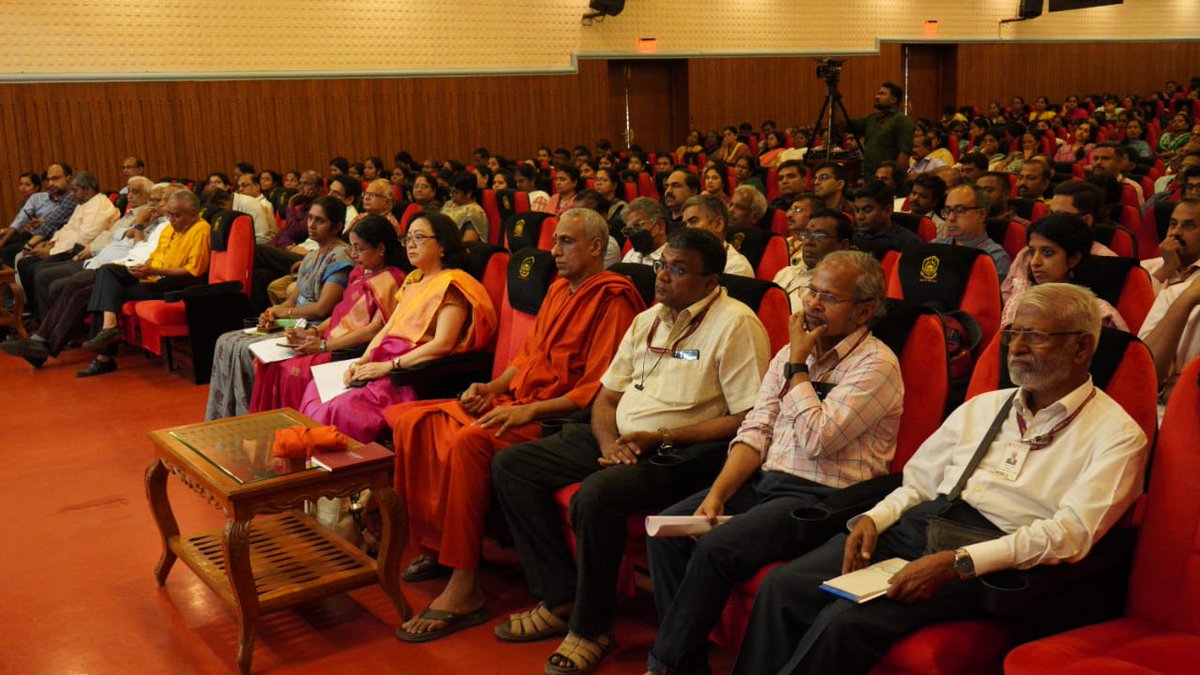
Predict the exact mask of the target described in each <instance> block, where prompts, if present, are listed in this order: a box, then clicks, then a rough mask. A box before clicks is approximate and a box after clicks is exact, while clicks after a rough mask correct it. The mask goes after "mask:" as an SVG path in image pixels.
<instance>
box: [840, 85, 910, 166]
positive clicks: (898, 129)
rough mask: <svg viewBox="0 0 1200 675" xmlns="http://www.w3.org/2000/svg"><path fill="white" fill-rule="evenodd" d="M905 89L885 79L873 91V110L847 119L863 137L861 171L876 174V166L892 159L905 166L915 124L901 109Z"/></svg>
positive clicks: (853, 128) (855, 131)
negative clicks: (877, 89)
mask: <svg viewBox="0 0 1200 675" xmlns="http://www.w3.org/2000/svg"><path fill="white" fill-rule="evenodd" d="M903 96H904V90H903V89H901V88H900V85H898V84H895V83H892V82H884V83H883V84H881V85H879V91H878V92H876V93H875V110H876V111H877V112H874V113H872V114H870V115H867V116H866V117H860V118H858V119H853V120H850V130H851V131H853V132H854V133H855V134H857V135H858V136H862V137H865V139H866V141H865V143H864V145H863V167H862V169H863V175H864V176H873V175H875V167H877V166H879V165H880V164H881V163H883V162H888V161H895V162H896V163H898V164H899V165H900V166H902V167H905V168H907V167H908V160H909V156H910V155H911V154H912V146H913V131H914V130H915V128H916V127H915V125H914V124H913V121H912V120H911V119H909V117H908V116H907V115H905V114H904V113H902V112H900V99H901V98H902V97H903Z"/></svg>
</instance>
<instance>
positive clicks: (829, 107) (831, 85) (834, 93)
mask: <svg viewBox="0 0 1200 675" xmlns="http://www.w3.org/2000/svg"><path fill="white" fill-rule="evenodd" d="M824 79H825V89H826V93H825V100H824V101H823V102H822V103H821V110H820V111H819V112H818V113H817V120H816V121H815V122H813V127H812V128H813V133H812V135H810V136H809V138H808V145H807V146H806V147H807V150H809V151H811V150H812V144H813V139H815V138H816V137H817V131H818V130H820V129H821V128H822V126H824V127H825V159H831V158H832V157H833V116H834V115H835V114H836V113H837V111H839V110H840V111H841V112H842V119H843V120H844V121H845V123H846V127H847V128H848V127H849V126H850V113H848V112H846V104H845V103H842V92H840V91H838V80H837V77H836V75H834V76H831V77H826V78H824ZM825 111H829V118H828V120H826V118H825ZM822 121H825V124H824V125H822ZM859 147H862V141H861V139H859ZM811 156H812V155H810V154H809V153H808V152H805V153H804V157H805V159H808V158H809V157H811Z"/></svg>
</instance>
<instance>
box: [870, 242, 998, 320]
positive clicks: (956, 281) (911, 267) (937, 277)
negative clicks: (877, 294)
mask: <svg viewBox="0 0 1200 675" xmlns="http://www.w3.org/2000/svg"><path fill="white" fill-rule="evenodd" d="M888 297H889V298H896V299H898V300H905V301H907V302H908V303H909V304H926V303H931V302H932V303H937V304H939V305H940V306H941V307H940V308H941V309H943V310H952V309H961V310H962V311H964V312H966V313H967V314H969V315H971V316H972V317H973V318H974V319H975V321H977V322H978V323H979V328H980V330H981V331H982V332H983V341H982V343H983V344H987V343H988V342H990V341H991V339H992V337H993V336H994V335H995V334H996V332H997V331H998V330H999V329H1000V278H999V276H998V275H997V274H996V264H995V263H994V262H992V259H991V257H990V256H988V255H987V254H986V253H984V252H983V251H979V250H977V249H971V248H966V247H963V246H949V245H945V244H920V245H912V246H908V247H905V249H904V251H903V252H902V253H901V254H900V261H899V263H897V265H896V273H895V274H894V275H893V276H892V278H891V281H890V282H889V283H888Z"/></svg>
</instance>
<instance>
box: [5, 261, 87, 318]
mask: <svg viewBox="0 0 1200 675" xmlns="http://www.w3.org/2000/svg"><path fill="white" fill-rule="evenodd" d="M82 249H83V247H82V246H76V247H74V248H72V249H71V250H70V251H64V252H62V253H58V254H55V255H52V256H49V257H47V258H38V257H36V256H30V255H27V256H25V257H24V258H21V260H20V261H19V262H18V263H17V275H18V276H20V277H21V288H23V289H25V306H26V307H27V308H28V309H29V311H31V312H33V314H34V316H40V314H39V312H43V311H44V310H42V309H40V308H39V307H38V296H37V290H36V289H37V284H36V283H35V282H34V280H35V279H36V278H37V274H38V272H39V271H40V270H42V269H43V268H45V267H48V266H50V265H55V264H58V263H61V262H70V260H71V258H73V257H74V256H75V254H76V253H78V252H79V251H80V250H82Z"/></svg>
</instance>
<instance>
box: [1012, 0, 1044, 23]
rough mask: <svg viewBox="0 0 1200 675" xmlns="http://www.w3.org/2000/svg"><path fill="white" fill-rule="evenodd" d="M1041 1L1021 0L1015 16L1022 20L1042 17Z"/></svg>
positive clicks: (1042, 2)
mask: <svg viewBox="0 0 1200 675" xmlns="http://www.w3.org/2000/svg"><path fill="white" fill-rule="evenodd" d="M1043 4H1045V3H1044V1H1043V0H1021V6H1020V8H1019V9H1017V16H1019V17H1021V18H1022V19H1034V18H1037V17H1039V16H1041V15H1042V5H1043Z"/></svg>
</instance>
